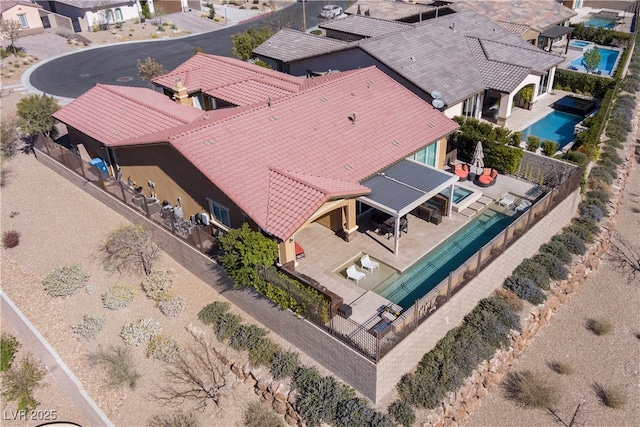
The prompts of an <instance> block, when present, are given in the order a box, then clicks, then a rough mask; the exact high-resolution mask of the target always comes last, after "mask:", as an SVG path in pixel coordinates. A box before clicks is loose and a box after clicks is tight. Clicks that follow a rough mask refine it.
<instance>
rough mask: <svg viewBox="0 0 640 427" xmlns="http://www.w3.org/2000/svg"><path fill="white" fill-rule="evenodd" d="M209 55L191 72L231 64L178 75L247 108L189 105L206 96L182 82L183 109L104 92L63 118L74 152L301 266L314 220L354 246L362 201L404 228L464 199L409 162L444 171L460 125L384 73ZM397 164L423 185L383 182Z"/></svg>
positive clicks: (177, 95) (177, 94)
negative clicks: (418, 215) (273, 244)
mask: <svg viewBox="0 0 640 427" xmlns="http://www.w3.org/2000/svg"><path fill="white" fill-rule="evenodd" d="M198 56H201V58H198V57H196V58H195V59H192V60H189V61H187V63H185V65H186V64H191V65H193V64H194V63H206V62H207V61H209V63H219V64H227V67H226V68H225V67H223V68H218V69H216V71H215V72H213V73H209V72H206V71H205V70H200V71H201V73H198V72H197V71H196V70H191V71H190V72H187V71H185V69H184V67H182V68H181V67H178V69H176V70H175V71H174V72H173V73H170V74H169V75H172V74H173V76H174V77H182V78H185V79H186V81H187V82H188V84H193V83H194V82H199V83H200V87H201V88H215V89H214V90H213V92H212V93H211V94H210V95H207V96H211V97H212V98H214V99H215V100H216V102H218V100H225V101H227V102H228V103H229V104H233V105H239V106H237V107H232V106H231V105H229V106H228V108H219V109H214V110H211V111H206V112H203V111H202V110H200V109H197V108H195V107H193V106H191V105H189V104H190V103H191V101H192V100H195V99H196V98H195V97H191V98H190V97H189V96H188V94H187V92H188V90H187V88H186V86H185V85H184V84H183V82H182V81H181V80H178V81H177V82H175V81H174V82H175V83H176V88H175V90H174V91H173V92H174V100H173V101H171V100H170V99H169V97H167V96H165V95H162V94H160V93H158V92H154V91H152V90H150V89H140V88H130V87H126V88H124V87H118V86H108V85H98V86H96V87H94V88H93V89H91V90H89V91H88V92H86V93H85V94H83V95H82V96H80V97H79V98H77V99H76V100H75V101H73V102H71V103H70V104H68V105H66V106H64V107H62V108H61V109H60V110H59V111H57V112H56V113H55V114H54V117H55V118H57V119H58V120H60V121H61V122H63V123H65V124H66V125H67V128H68V129H69V136H70V138H71V141H72V143H73V144H84V145H85V147H86V148H87V151H88V152H89V153H90V155H92V156H95V157H101V158H103V159H104V160H106V161H107V163H109V164H110V165H111V167H112V168H113V169H115V168H119V169H120V171H121V173H122V177H123V178H124V179H128V180H131V181H136V182H137V183H139V184H140V185H142V186H145V184H144V183H147V182H148V181H153V182H154V183H155V192H156V194H157V197H158V198H159V200H163V199H164V200H167V201H168V202H169V203H172V204H175V203H176V200H177V199H178V198H180V199H181V203H182V207H183V210H184V213H185V215H186V216H187V217H188V216H190V215H193V214H196V213H201V212H207V213H209V214H210V216H211V219H212V221H213V222H214V224H215V225H217V226H218V227H219V228H222V229H225V228H228V227H239V226H240V225H241V224H242V223H244V222H248V223H249V224H250V225H251V226H252V227H253V228H254V229H257V228H260V229H262V230H263V231H264V232H266V233H268V234H269V235H271V236H273V237H274V238H276V239H277V241H278V242H279V249H280V263H282V264H286V263H289V262H293V261H295V242H294V240H295V235H296V233H298V232H299V231H301V230H302V229H304V228H305V227H306V226H307V225H309V224H310V223H312V222H318V223H320V224H322V225H324V226H326V227H328V228H330V229H332V230H333V231H335V232H336V233H338V234H339V235H341V236H343V237H344V239H345V240H347V241H349V240H351V239H352V238H353V237H355V235H356V234H357V233H356V230H357V229H358V225H357V223H356V217H357V214H358V213H359V209H361V208H362V207H363V206H362V205H361V203H359V202H358V200H359V197H361V196H367V198H366V201H367V202H368V203H370V206H371V204H375V206H376V207H379V208H381V209H383V210H385V211H387V212H388V213H390V214H391V215H393V216H395V217H396V223H398V222H399V221H398V218H399V216H401V215H402V212H404V211H405V210H407V209H409V210H410V209H413V208H415V207H416V206H419V205H420V204H422V203H424V202H425V201H426V200H428V199H430V198H431V197H433V196H435V195H437V194H438V193H439V192H441V191H443V190H444V189H447V188H449V189H450V190H451V193H453V188H452V187H453V184H454V183H455V182H457V180H458V178H457V177H456V176H455V175H452V174H450V173H448V172H445V171H443V170H439V169H437V168H433V167H429V166H427V165H424V164H423V163H420V162H417V161H413V160H405V159H406V158H407V157H411V156H414V155H416V154H418V153H423V154H424V155H425V156H426V155H427V154H428V155H431V156H433V157H434V158H435V159H436V162H437V163H438V164H439V165H440V164H442V163H443V162H444V157H445V155H446V152H445V151H446V137H447V136H448V135H449V134H450V133H452V132H453V131H455V130H456V129H457V127H458V125H457V124H456V123H455V122H454V121H452V120H450V119H448V118H447V117H445V116H444V115H443V114H442V113H440V112H439V111H437V110H436V109H434V108H433V107H431V106H430V105H428V104H427V103H425V102H424V101H423V100H421V99H420V98H418V97H417V96H415V95H413V94H412V93H410V92H409V91H407V90H406V89H405V88H404V87H402V86H401V85H399V84H398V83H396V82H395V81H394V80H393V79H391V78H389V77H388V76H387V75H385V74H384V73H383V72H381V71H380V70H377V69H376V68H375V67H368V68H363V69H360V70H354V71H350V72H345V73H332V74H329V75H326V76H322V77H317V78H313V79H303V78H294V77H291V76H287V75H281V74H280V73H276V72H273V71H269V70H265V69H261V67H258V66H255V65H252V64H248V63H245V62H242V61H238V60H232V59H229V58H218V57H212V56H209V55H203V54H199V55H198ZM265 71H267V73H265ZM174 73H178V74H181V75H180V76H178V75H176V74H174ZM197 74H200V75H199V76H197ZM268 75H271V78H269V77H267V76H268ZM278 76H280V78H278ZM202 77H206V78H204V79H203V78H202ZM209 78H210V79H214V81H208V79H209ZM217 79H220V82H219V83H217V82H216V81H215V80H217ZM205 80H207V81H206V82H205ZM162 81H163V78H159V79H156V82H157V83H161V82H162ZM294 83H297V85H296V84H294ZM208 90H210V89H205V90H204V91H208ZM204 91H203V92H204ZM179 104H186V105H179ZM205 104H206V101H205ZM398 165H401V166H398ZM391 166H395V167H396V169H397V168H400V169H402V171H405V172H406V171H409V170H410V171H411V176H410V177H409V176H407V178H413V179H414V180H418V181H421V182H417V183H415V184H413V185H412V186H409V185H403V184H400V183H398V182H397V180H395V179H392V178H391V177H386V176H385V175H384V174H380V173H381V172H383V171H385V170H387V168H390V167H391ZM396 169H394V171H393V172H394V173H395V172H397V170H396ZM416 170H418V171H419V172H418V173H416ZM402 171H401V172H402ZM112 173H113V171H112ZM390 174H391V172H390ZM421 177H422V178H421ZM374 178H375V179H374ZM374 181H375V182H374ZM369 182H370V183H371V185H372V186H373V185H374V184H375V187H368V186H366V185H365V183H369ZM394 185H395V186H399V187H400V190H398V191H403V189H404V191H409V192H411V194H410V195H406V196H405V197H403V198H402V200H403V202H406V203H405V204H403V206H402V207H401V209H396V210H394V209H392V207H390V205H389V204H388V202H385V196H386V197H388V196H389V192H388V189H389V188H390V186H391V187H393V186H394ZM418 185H419V186H422V187H425V186H426V187H427V188H425V189H424V190H420V191H419V190H417V189H416V188H415V186H418ZM134 186H135V185H134ZM422 187H421V188H422ZM380 189H382V190H380ZM363 200H364V199H363ZM396 201H397V200H396ZM409 204H410V205H411V206H409ZM449 205H451V204H449ZM396 250H397V245H396Z"/></svg>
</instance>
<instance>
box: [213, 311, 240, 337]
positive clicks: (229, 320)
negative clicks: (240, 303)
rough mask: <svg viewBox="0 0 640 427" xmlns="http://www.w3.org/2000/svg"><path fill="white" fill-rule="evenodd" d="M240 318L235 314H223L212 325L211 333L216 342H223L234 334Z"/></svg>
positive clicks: (238, 326)
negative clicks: (214, 335)
mask: <svg viewBox="0 0 640 427" xmlns="http://www.w3.org/2000/svg"><path fill="white" fill-rule="evenodd" d="M241 323H242V318H241V317H240V316H238V315H237V314H233V313H224V314H223V315H222V316H221V317H220V318H219V319H218V321H217V322H216V323H214V325H213V332H214V333H215V334H216V338H217V339H218V341H224V340H227V339H229V338H231V337H232V336H233V335H235V334H236V332H237V331H238V328H240V324H241Z"/></svg>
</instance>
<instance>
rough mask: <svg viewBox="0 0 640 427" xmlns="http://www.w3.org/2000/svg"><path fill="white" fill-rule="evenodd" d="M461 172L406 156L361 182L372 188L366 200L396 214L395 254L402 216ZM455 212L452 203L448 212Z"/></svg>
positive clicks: (391, 213)
mask: <svg viewBox="0 0 640 427" xmlns="http://www.w3.org/2000/svg"><path fill="white" fill-rule="evenodd" d="M458 179H459V178H458V176H456V175H454V174H451V173H449V172H446V171H443V170H440V169H436V168H434V167H431V166H428V165H425V164H423V163H420V162H417V161H415V160H410V159H405V160H402V161H401V162H399V163H396V164H395V165H393V166H390V167H389V168H387V169H385V170H384V171H382V172H380V173H378V174H377V175H375V176H373V177H371V178H368V179H366V180H364V181H362V182H361V184H362V185H364V186H365V187H368V188H370V189H371V194H369V195H368V196H361V197H358V200H360V201H361V202H362V203H365V204H367V205H369V206H372V207H374V208H376V209H378V210H380V211H382V212H386V213H388V214H389V215H391V216H393V217H394V218H395V234H394V236H395V250H394V251H393V252H394V253H395V254H397V253H398V237H399V227H400V226H399V224H400V222H399V220H398V219H399V218H400V217H402V216H404V215H406V214H408V213H409V212H411V211H412V210H414V209H415V208H417V207H418V206H420V205H421V204H423V203H424V202H426V201H427V200H429V199H431V198H432V197H433V196H435V195H436V194H438V193H440V192H441V191H442V190H444V189H445V188H447V187H450V192H449V194H453V185H454V184H455V183H456V182H457V181H458ZM449 215H451V203H449V211H448V212H447V216H449Z"/></svg>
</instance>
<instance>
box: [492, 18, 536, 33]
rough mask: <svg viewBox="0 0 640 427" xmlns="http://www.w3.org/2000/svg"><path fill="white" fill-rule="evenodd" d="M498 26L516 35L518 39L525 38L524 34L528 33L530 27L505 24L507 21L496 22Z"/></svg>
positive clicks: (510, 23) (511, 23)
mask: <svg viewBox="0 0 640 427" xmlns="http://www.w3.org/2000/svg"><path fill="white" fill-rule="evenodd" d="M496 23H497V24H498V25H500V26H501V27H502V28H504V29H505V30H507V31H509V32H510V33H513V34H515V35H516V36H518V37H522V36H524V33H526V32H527V30H528V29H529V26H528V25H527V24H515V23H513V22H505V21H496Z"/></svg>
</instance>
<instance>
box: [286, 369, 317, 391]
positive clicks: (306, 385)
mask: <svg viewBox="0 0 640 427" xmlns="http://www.w3.org/2000/svg"><path fill="white" fill-rule="evenodd" d="M320 377H321V375H320V373H319V372H318V369H317V368H316V367H315V366H300V367H298V369H296V371H295V372H294V373H293V377H292V378H291V388H292V389H293V390H297V391H298V394H300V393H303V392H305V391H306V390H308V389H310V388H313V387H314V385H315V383H316V382H317V381H319V380H320Z"/></svg>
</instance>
